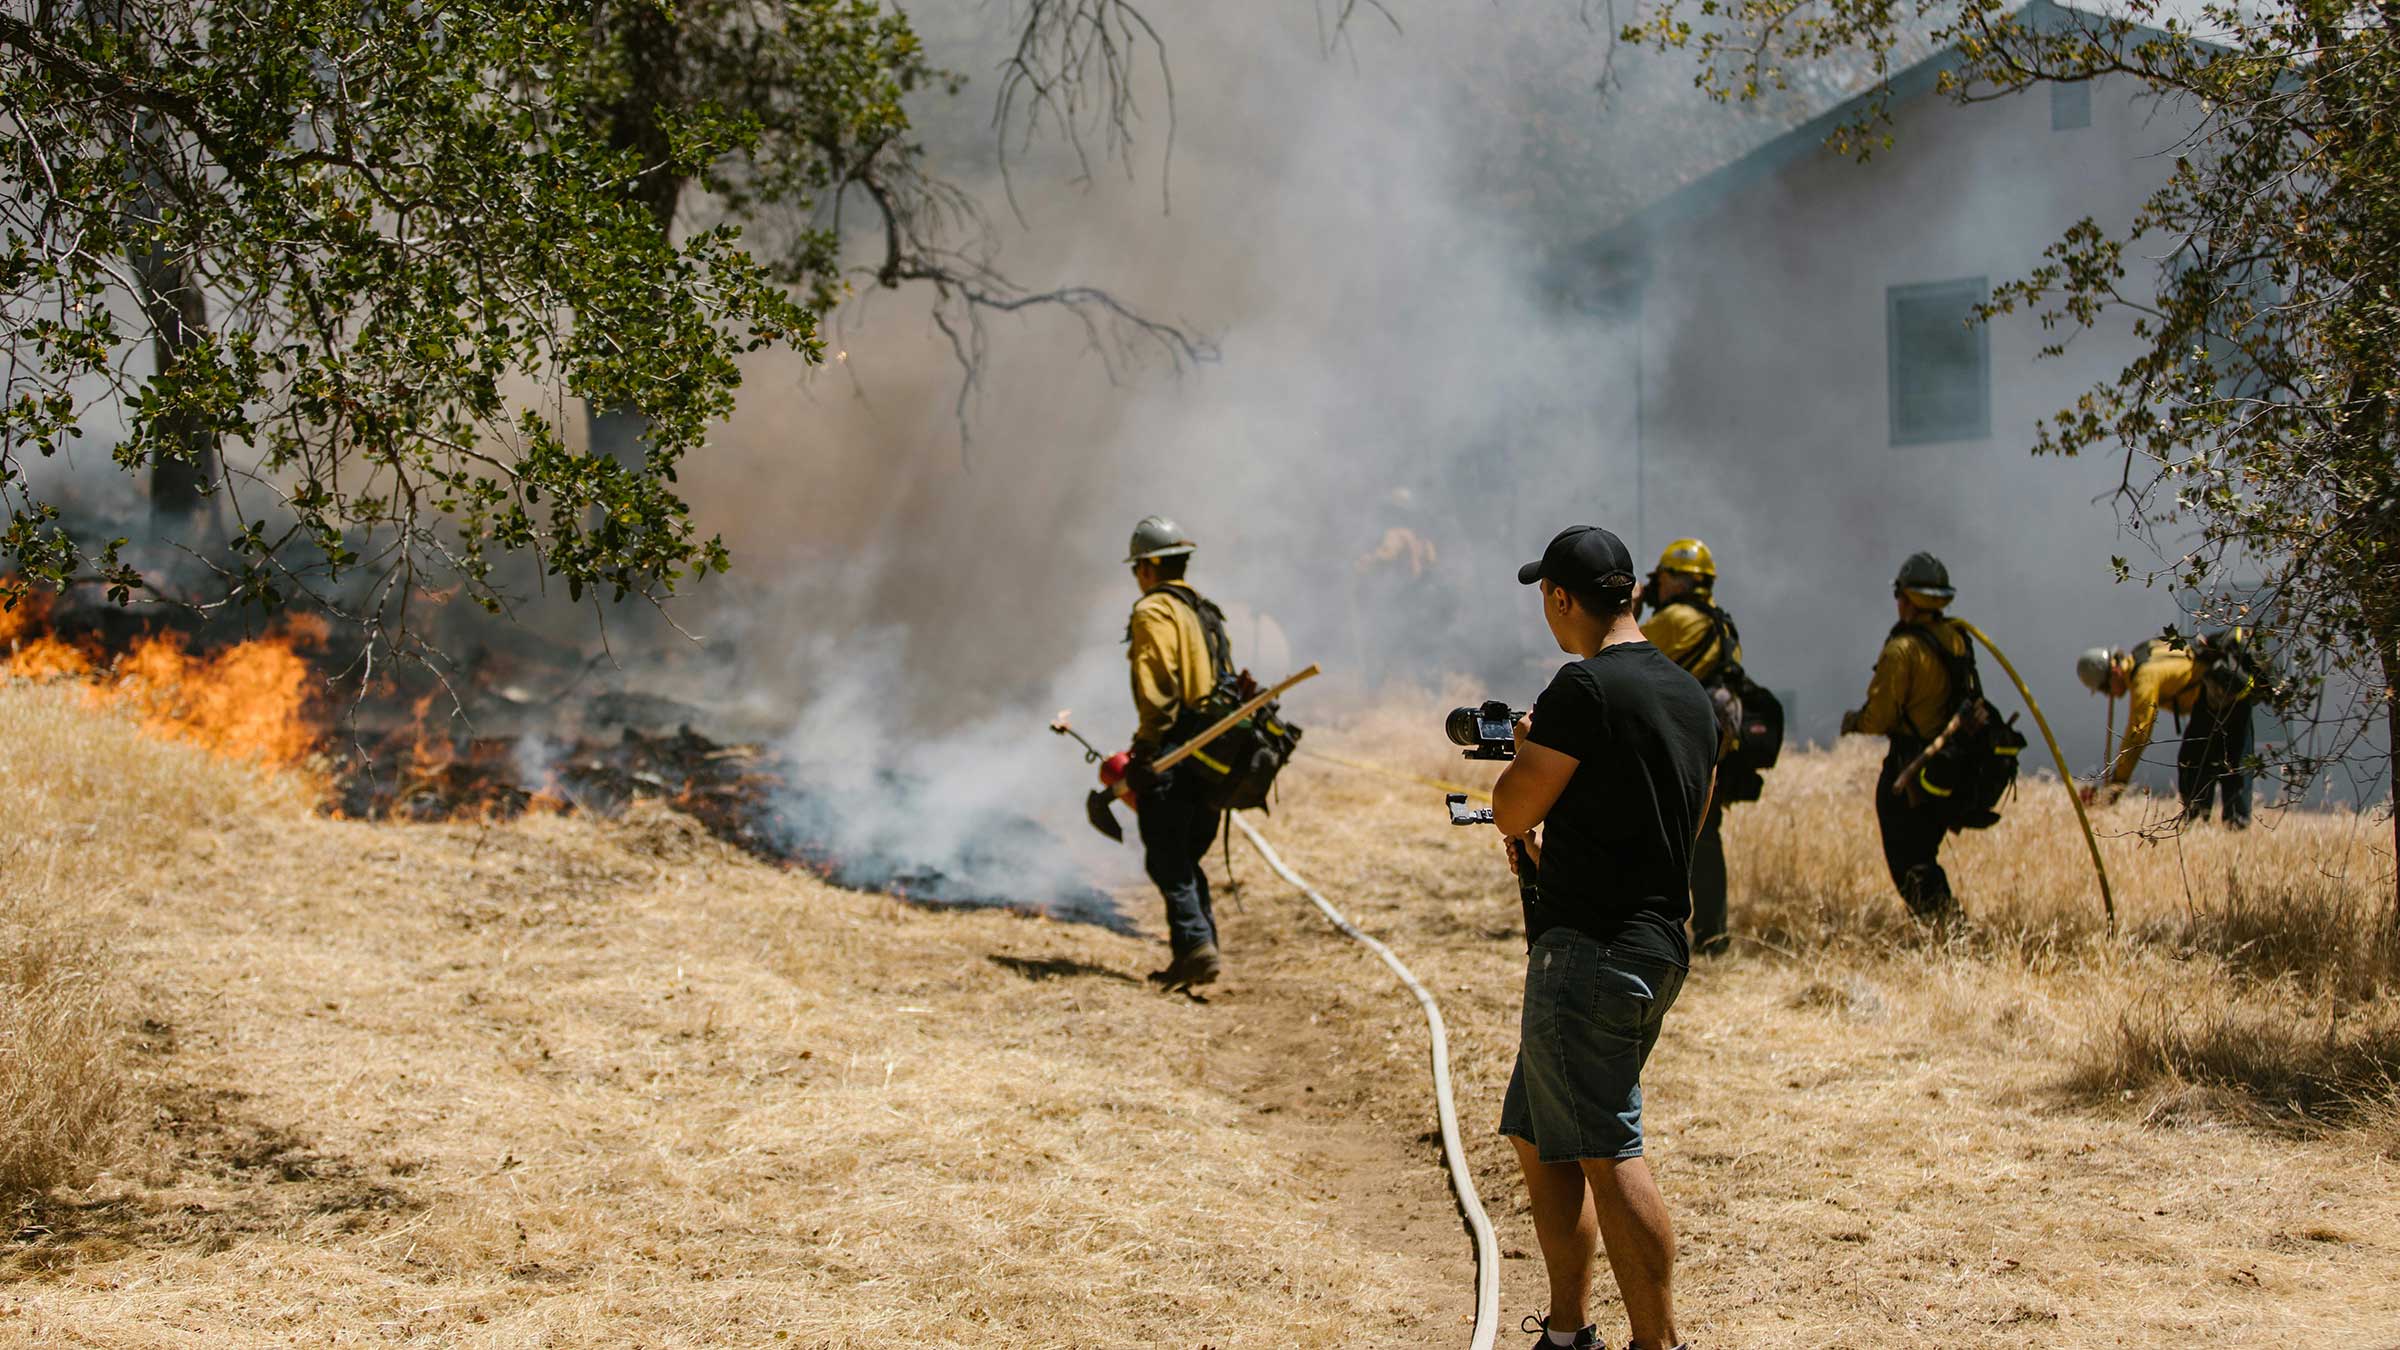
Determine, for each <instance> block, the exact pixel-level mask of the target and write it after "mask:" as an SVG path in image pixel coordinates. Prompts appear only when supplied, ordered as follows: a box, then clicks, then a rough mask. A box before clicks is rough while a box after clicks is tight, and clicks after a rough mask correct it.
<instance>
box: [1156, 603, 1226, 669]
mask: <svg viewBox="0 0 2400 1350" xmlns="http://www.w3.org/2000/svg"><path fill="white" fill-rule="evenodd" d="M1149 594H1151V595H1171V596H1173V597H1174V598H1175V599H1177V600H1179V601H1181V602H1182V603H1183V605H1184V606H1185V608H1187V609H1189V610H1191V611H1192V617H1194V618H1196V619H1198V620H1199V621H1200V635H1201V638H1202V639H1203V640H1204V641H1205V642H1207V644H1208V669H1209V673H1210V675H1211V676H1213V677H1214V678H1215V679H1216V680H1217V681H1219V682H1223V681H1225V680H1228V679H1231V678H1232V677H1233V639H1232V638H1229V637H1227V636H1226V635H1225V611H1224V610H1221V609H1219V608H1217V606H1216V602H1214V601H1212V600H1210V599H1209V598H1208V597H1207V596H1204V595H1202V594H1200V593H1199V592H1198V591H1195V590H1193V589H1192V588H1191V587H1189V586H1178V585H1176V584H1174V583H1173V582H1169V583H1167V584H1166V585H1164V586H1160V587H1157V588H1155V589H1153V590H1151V591H1150V592H1149Z"/></svg>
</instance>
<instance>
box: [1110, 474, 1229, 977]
mask: <svg viewBox="0 0 2400 1350" xmlns="http://www.w3.org/2000/svg"><path fill="white" fill-rule="evenodd" d="M1192 549H1193V544H1192V541H1191V540H1190V539H1187V538H1185V537H1184V534H1183V530H1182V529H1181V528H1180V527H1179V526H1177V525H1176V524H1175V522H1174V521H1172V520H1169V519H1167V518H1166V517H1165V516H1148V517H1145V518H1144V519H1143V520H1142V523H1141V524H1139V525H1136V526H1134V529H1133V542H1132V544H1131V546H1130V547H1129V548H1128V549H1127V550H1126V558H1125V561H1126V562H1127V563H1129V564H1131V565H1132V567H1133V578H1134V581H1135V582H1136V583H1137V584H1138V585H1140V587H1141V589H1142V598H1141V599H1139V600H1137V601H1135V602H1134V606H1133V616H1132V618H1131V619H1129V620H1128V621H1127V623H1126V625H1125V641H1126V656H1127V658H1128V659H1129V660H1130V661H1131V662H1132V664H1133V708H1134V713H1135V715H1136V716H1137V717H1139V719H1140V724H1139V725H1138V726H1137V727H1136V728H1135V729H1134V733H1133V758H1132V760H1131V761H1130V762H1129V763H1128V764H1127V766H1126V770H1125V779H1126V782H1127V783H1129V784H1131V785H1132V787H1133V790H1134V792H1135V793H1136V794H1137V800H1136V802H1135V810H1134V815H1135V820H1136V823H1137V824H1138V826H1139V828H1140V830H1141V835H1142V866H1143V869H1144V870H1145V871H1147V872H1148V873H1149V874H1150V880H1151V881H1152V882H1154V883H1156V884H1157V886H1158V892H1159V894H1160V895H1161V896H1163V897H1165V899H1166V905H1167V938H1168V943H1169V945H1170V947H1171V948H1172V951H1173V959H1172V960H1170V961H1169V962H1168V964H1167V968H1166V969H1164V970H1159V971H1153V972H1152V973H1151V975H1150V979H1151V980H1152V981H1153V982H1155V983H1158V984H1163V985H1165V986H1167V987H1168V988H1171V989H1172V988H1188V987H1190V986H1193V985H1200V984H1207V983H1209V982H1210V981H1212V980H1214V979H1216V978H1217V974H1218V968H1219V963H1218V955H1217V915H1216V909H1215V907H1214V906H1213V905H1212V904H1211V903H1210V900H1209V894H1208V875H1207V873H1206V872H1204V871H1203V870H1202V869H1201V866H1200V862H1201V859H1203V858H1205V857H1207V856H1208V849H1209V845H1210V844H1212V843H1214V842H1215V841H1216V837H1217V823H1218V822H1217V814H1218V811H1217V805H1216V803H1214V802H1212V801H1210V800H1209V798H1208V793H1207V789H1206V785H1205V784H1204V783H1202V782H1201V780H1200V775H1199V774H1198V773H1197V772H1196V771H1192V770H1188V769H1182V768H1175V769H1168V770H1166V771H1165V772H1163V773H1161V772H1157V771H1155V770H1153V769H1152V768H1151V766H1150V761H1151V760H1152V759H1153V758H1155V757H1156V756H1157V755H1158V753H1159V752H1160V751H1162V750H1165V749H1167V748H1169V747H1171V746H1174V745H1178V744H1180V743H1182V742H1183V741H1184V740H1186V739H1187V738H1189V737H1190V736H1191V735H1193V734H1194V733H1196V732H1198V731H1200V730H1202V722H1203V721H1204V719H1203V718H1202V716H1201V714H1200V711H1199V709H1200V706H1201V704H1202V703H1203V702H1204V701H1205V700H1206V699H1207V698H1208V696H1209V693H1210V691H1211V690H1213V689H1215V688H1216V686H1217V682H1218V681H1219V680H1220V679H1222V678H1226V677H1228V676H1229V675H1230V674H1231V673H1232V669H1233V659H1232V653H1231V651H1230V650H1229V644H1228V643H1227V641H1226V638H1225V624H1224V615H1223V614H1222V612H1220V611H1219V610H1218V609H1217V607H1216V606H1215V605H1213V604H1211V603H1209V602H1208V601H1207V600H1205V599H1203V598H1201V596H1200V593H1199V592H1197V591H1195V590H1193V589H1192V587H1191V584H1190V583H1189V582H1187V581H1185V580H1184V579H1183V573H1184V569H1185V568H1186V567H1187V566H1189V565H1190V563H1191V555H1192Z"/></svg>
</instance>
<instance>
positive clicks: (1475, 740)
mask: <svg viewBox="0 0 2400 1350" xmlns="http://www.w3.org/2000/svg"><path fill="white" fill-rule="evenodd" d="M1482 723H1483V709H1481V708H1452V709H1451V710H1450V716H1449V717H1448V718H1447V719H1446V720H1444V721H1443V723H1442V733H1443V734H1444V735H1446V736H1448V737H1449V738H1450V743H1451V744H1452V745H1465V746H1476V745H1481V744H1483V736H1482V734H1481V728H1482Z"/></svg>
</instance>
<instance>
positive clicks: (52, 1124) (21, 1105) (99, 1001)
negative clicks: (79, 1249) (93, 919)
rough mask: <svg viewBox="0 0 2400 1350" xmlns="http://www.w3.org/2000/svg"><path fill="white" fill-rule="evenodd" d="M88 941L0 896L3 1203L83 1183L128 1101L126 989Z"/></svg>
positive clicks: (0, 1159)
mask: <svg viewBox="0 0 2400 1350" xmlns="http://www.w3.org/2000/svg"><path fill="white" fill-rule="evenodd" d="M109 975H110V972H109V970H108V963H107V961H106V959H105V958H104V957H103V956H102V955H101V953H100V952H99V951H98V950H97V949H96V948H95V947H94V946H92V944H91V943H89V942H88V941H84V940H80V939H79V938H78V937H77V936H76V935H75V934H74V933H72V932H68V931H62V930H61V929H60V928H59V927H58V926H57V924H56V921H55V920H53V919H52V918H50V917H49V916H48V915H45V914H41V913H38V912H35V911H34V909H33V906H32V904H31V903H30V902H29V901H28V900H26V899H24V898H20V897H18V896H16V895H13V894H11V895H0V1206H7V1207H12V1208H13V1207H14V1206H16V1205H17V1204H19V1203H22V1202H23V1201H25V1200H27V1199H30V1198H32V1197H35V1196H38V1195H40V1194H41V1193H42V1192H44V1191H47V1190H49V1189H50V1188H51V1187H53V1186H60V1185H67V1184H71V1183H75V1182H80V1181H82V1180H84V1179H85V1178H86V1177H87V1176H89V1175H90V1173H91V1171H92V1170H93V1169H94V1167H95V1166H96V1165H97V1164H98V1162H99V1161H100V1159H101V1158H102V1157H103V1156H104V1154H105V1152H106V1149H107V1146H108V1143H109V1140H110V1126H111V1125H113V1124H114V1123H115V1120H116V1117H117V1107H118V1105H119V1103H120V1101H121V1100H122V1098H123V1095H124V1078H123V1075H122V1071H121V1068H120V1065H119V1062H118V1055H117V1052H116V1051H117V1048H116V1042H117V1039H118V1036H119V1027H118V1018H117V1015H116V1006H115V1005H116V1002H117V996H118V994H119V992H120V991H118V990H117V989H115V988H113V987H112V985H111V984H110V981H109Z"/></svg>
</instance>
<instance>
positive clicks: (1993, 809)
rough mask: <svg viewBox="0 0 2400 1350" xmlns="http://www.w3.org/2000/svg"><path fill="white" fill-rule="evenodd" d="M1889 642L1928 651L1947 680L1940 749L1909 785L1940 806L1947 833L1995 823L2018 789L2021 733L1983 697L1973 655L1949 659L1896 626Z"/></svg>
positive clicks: (1911, 627)
mask: <svg viewBox="0 0 2400 1350" xmlns="http://www.w3.org/2000/svg"><path fill="white" fill-rule="evenodd" d="M1892 636H1894V637H1914V638H1915V639H1916V640H1918V641H1919V642H1922V643H1924V644H1925V645H1926V646H1927V647H1928V648H1930V649H1931V650H1932V652H1933V654H1934V656H1935V657H1936V658H1937V659H1939V660H1940V661H1941V663H1942V669H1943V671H1944V672H1945V673H1946V674H1948V676H1949V677H1950V711H1949V715H1948V717H1947V718H1946V719H1945V722H1946V730H1945V732H1944V733H1943V735H1942V736H1941V738H1940V743H1939V748H1938V749H1936V750H1935V751H1934V752H1933V753H1932V754H1930V755H1928V756H1926V758H1925V763H1924V765H1923V767H1921V768H1920V769H1918V771H1917V781H1916V782H1915V783H1914V784H1913V785H1912V786H1913V787H1914V788H1915V789H1916V790H1917V791H1919V792H1922V793H1923V794H1924V795H1925V797H1926V798H1927V799H1928V800H1930V801H1933V802H1936V803H1938V804H1939V805H1940V808H1941V817H1942V824H1943V825H1944V826H1945V827H1946V828H1948V829H1952V830H1982V829H1989V828H1990V827H1992V826H1994V825H1997V824H1999V823H2000V803H2001V802H2002V801H2004V800H2006V799H2007V797H2008V795H2009V793H2010V792H2011V791H2013V790H2015V788H2016V785H2017V760H2018V759H2019V758H2020V757H2021V756H2022V755H2023V754H2024V751H2025V746H2026V740H2025V733H2023V732H2021V731H2019V730H2017V728H2016V718H2015V716H2014V715H2013V714H2012V715H2011V716H2009V717H2006V718H2003V717H2001V716H2000V710H1999V709H1998V708H1995V707H1993V706H1992V703H1991V700H1990V699H1987V698H1985V697H1984V696H1983V679H1982V677H1981V676H1979V675H1978V674H1977V673H1976V671H1975V650H1974V648H1972V647H1969V648H1968V649H1967V650H1966V651H1965V652H1962V653H1960V654H1958V655H1955V656H1954V655H1952V654H1951V652H1950V650H1949V648H1947V647H1945V646H1943V645H1942V643H1941V642H1940V641H1939V640H1938V639H1936V638H1935V637H1934V635H1933V634H1932V633H1930V632H1927V631H1926V630H1925V629H1923V628H1921V627H1918V626H1917V625H1915V624H1901V625H1900V626H1898V627H1896V628H1894V629H1893V630H1892Z"/></svg>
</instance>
